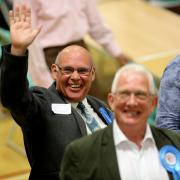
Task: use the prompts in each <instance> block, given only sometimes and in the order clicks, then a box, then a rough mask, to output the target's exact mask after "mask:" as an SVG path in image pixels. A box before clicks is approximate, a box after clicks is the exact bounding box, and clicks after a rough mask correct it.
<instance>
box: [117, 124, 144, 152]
mask: <svg viewBox="0 0 180 180" xmlns="http://www.w3.org/2000/svg"><path fill="white" fill-rule="evenodd" d="M119 127H120V129H121V131H122V132H123V133H124V135H125V136H126V137H127V138H128V139H129V140H130V141H132V142H134V143H135V144H136V145H137V146H138V147H139V149H141V142H142V140H143V139H144V136H145V132H146V125H143V126H138V127H137V126H136V127H134V126H132V127H130V126H129V125H127V126H126V125H125V126H122V125H119Z"/></svg>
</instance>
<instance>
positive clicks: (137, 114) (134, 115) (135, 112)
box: [124, 110, 140, 117]
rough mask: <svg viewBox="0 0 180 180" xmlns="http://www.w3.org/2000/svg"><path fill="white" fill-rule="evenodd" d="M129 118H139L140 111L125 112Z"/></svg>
mask: <svg viewBox="0 0 180 180" xmlns="http://www.w3.org/2000/svg"><path fill="white" fill-rule="evenodd" d="M124 113H126V114H127V115H128V116H129V117H137V116H139V115H140V111H127V110H126V111H124Z"/></svg>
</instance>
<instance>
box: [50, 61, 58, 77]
mask: <svg viewBox="0 0 180 180" xmlns="http://www.w3.org/2000/svg"><path fill="white" fill-rule="evenodd" d="M51 74H52V78H53V79H54V80H56V79H57V77H58V67H57V66H56V65H55V64H52V65H51Z"/></svg>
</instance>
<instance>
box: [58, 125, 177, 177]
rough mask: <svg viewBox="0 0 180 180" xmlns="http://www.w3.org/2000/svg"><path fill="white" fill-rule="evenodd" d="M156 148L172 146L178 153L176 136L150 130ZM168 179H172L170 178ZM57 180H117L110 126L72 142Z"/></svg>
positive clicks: (117, 171) (157, 130)
mask: <svg viewBox="0 0 180 180" xmlns="http://www.w3.org/2000/svg"><path fill="white" fill-rule="evenodd" d="M151 130H152V134H153V137H154V139H155V142H156V145H157V148H158V149H160V148H161V147H163V146H164V145H173V146H175V147H176V148H177V149H180V135H179V134H175V133H174V132H171V131H168V130H162V129H158V128H156V127H153V126H151ZM168 174H169V178H170V179H173V178H172V174H171V173H168ZM60 176H61V180H120V179H121V177H120V174H119V170H118V164H117V158H116V152H115V146H114V142H113V133H112V125H111V126H108V127H107V128H105V129H103V130H100V131H97V132H96V133H94V134H93V135H90V136H86V137H83V138H81V139H79V140H77V141H74V142H72V143H71V144H70V145H69V146H68V147H67V149H66V152H65V156H64V159H63V162H62V166H61V175H60Z"/></svg>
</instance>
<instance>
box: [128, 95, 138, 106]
mask: <svg viewBox="0 0 180 180" xmlns="http://www.w3.org/2000/svg"><path fill="white" fill-rule="evenodd" d="M127 105H131V106H133V105H137V99H136V97H135V95H134V94H133V93H131V94H130V96H129V99H128V101H127Z"/></svg>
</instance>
